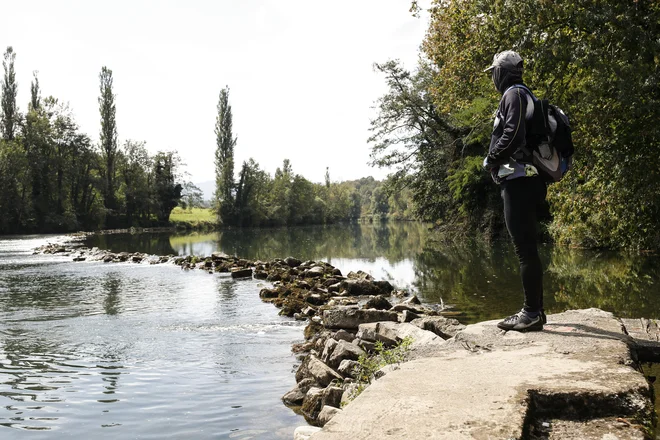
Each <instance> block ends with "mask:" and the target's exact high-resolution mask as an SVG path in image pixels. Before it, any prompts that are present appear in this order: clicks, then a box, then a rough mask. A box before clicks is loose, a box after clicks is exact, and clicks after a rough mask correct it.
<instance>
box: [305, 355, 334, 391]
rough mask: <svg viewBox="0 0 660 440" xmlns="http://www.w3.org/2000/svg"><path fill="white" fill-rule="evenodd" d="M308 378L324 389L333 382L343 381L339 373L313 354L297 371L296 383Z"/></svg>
mask: <svg viewBox="0 0 660 440" xmlns="http://www.w3.org/2000/svg"><path fill="white" fill-rule="evenodd" d="M307 378H312V379H314V381H315V382H316V383H318V384H319V385H321V386H324V387H325V386H328V385H329V384H330V382H332V381H333V380H343V377H341V376H340V375H339V373H337V372H336V371H335V370H333V369H332V368H330V367H328V366H327V365H326V364H324V363H323V362H321V360H320V359H319V358H317V357H316V356H314V355H311V354H310V355H309V356H307V357H306V358H305V360H303V363H302V364H301V365H300V367H299V368H298V371H296V382H300V381H302V380H303V379H307Z"/></svg>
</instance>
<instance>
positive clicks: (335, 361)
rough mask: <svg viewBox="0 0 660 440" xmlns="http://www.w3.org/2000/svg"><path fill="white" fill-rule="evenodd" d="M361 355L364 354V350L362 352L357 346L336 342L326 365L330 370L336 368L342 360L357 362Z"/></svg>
mask: <svg viewBox="0 0 660 440" xmlns="http://www.w3.org/2000/svg"><path fill="white" fill-rule="evenodd" d="M363 354H365V352H364V350H362V349H361V348H360V347H358V346H357V345H354V344H351V343H350V342H346V341H339V342H337V344H336V346H335V348H334V350H332V353H330V356H329V357H328V361H327V364H328V366H330V367H331V368H337V367H339V365H340V364H341V361H343V360H344V359H350V360H352V361H357V360H358V358H359V357H360V356H361V355H363Z"/></svg>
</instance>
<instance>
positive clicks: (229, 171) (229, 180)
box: [215, 87, 236, 223]
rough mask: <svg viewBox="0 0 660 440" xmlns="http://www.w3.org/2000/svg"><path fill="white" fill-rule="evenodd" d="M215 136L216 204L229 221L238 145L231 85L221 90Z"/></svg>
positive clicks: (224, 219) (219, 211)
mask: <svg viewBox="0 0 660 440" xmlns="http://www.w3.org/2000/svg"><path fill="white" fill-rule="evenodd" d="M215 136H216V150H215V204H216V209H217V210H218V214H219V215H220V219H221V220H222V221H223V222H224V223H228V222H231V220H232V214H233V205H234V198H233V190H234V146H236V138H235V137H234V135H233V133H232V114H231V105H230V104H229V87H225V88H224V89H222V90H221V91H220V96H219V99H218V115H217V117H216V119H215Z"/></svg>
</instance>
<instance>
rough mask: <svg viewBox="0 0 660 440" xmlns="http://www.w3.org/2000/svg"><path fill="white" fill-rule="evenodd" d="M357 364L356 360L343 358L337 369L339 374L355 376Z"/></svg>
mask: <svg viewBox="0 0 660 440" xmlns="http://www.w3.org/2000/svg"><path fill="white" fill-rule="evenodd" d="M358 365H359V364H358V362H357V361H353V360H350V359H344V360H343V361H341V364H339V368H338V369H337V371H338V372H339V374H341V375H342V376H344V377H351V378H355V372H354V371H355V367H357V366H358Z"/></svg>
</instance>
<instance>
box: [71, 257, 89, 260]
mask: <svg viewBox="0 0 660 440" xmlns="http://www.w3.org/2000/svg"><path fill="white" fill-rule="evenodd" d="M86 259H87V258H85V257H74V258H73V261H85V260H86Z"/></svg>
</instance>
